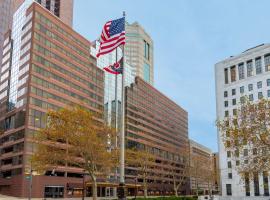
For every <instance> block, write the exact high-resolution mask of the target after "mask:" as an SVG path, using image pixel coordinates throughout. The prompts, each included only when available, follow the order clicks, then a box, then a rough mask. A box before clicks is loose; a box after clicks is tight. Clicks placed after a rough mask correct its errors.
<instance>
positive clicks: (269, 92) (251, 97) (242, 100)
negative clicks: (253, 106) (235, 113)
mask: <svg viewBox="0 0 270 200" xmlns="http://www.w3.org/2000/svg"><path fill="white" fill-rule="evenodd" d="M267 97H270V90H267ZM262 98H263V93H262V92H258V99H262ZM245 99H246V97H245V96H243V97H240V102H241V103H244V102H245ZM248 100H249V101H253V100H254V96H253V94H250V95H248ZM236 103H237V102H236V99H232V105H233V106H235V105H236ZM228 106H229V101H228V100H226V101H224V107H225V108H227V107H228Z"/></svg>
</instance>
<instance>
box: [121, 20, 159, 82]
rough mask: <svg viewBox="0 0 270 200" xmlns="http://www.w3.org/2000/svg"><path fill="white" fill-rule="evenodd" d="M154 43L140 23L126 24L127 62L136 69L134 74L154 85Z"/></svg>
mask: <svg viewBox="0 0 270 200" xmlns="http://www.w3.org/2000/svg"><path fill="white" fill-rule="evenodd" d="M153 45H154V43H153V40H152V38H151V36H150V35H149V34H148V33H147V32H146V31H145V30H144V28H143V27H142V26H141V25H140V24H139V23H138V22H134V23H132V24H129V23H126V45H125V57H126V62H127V63H128V64H130V65H131V66H133V67H134V70H133V74H135V76H139V77H141V78H142V79H143V80H145V81H146V82H147V83H149V84H151V85H154V46H153Z"/></svg>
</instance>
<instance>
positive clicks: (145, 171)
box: [126, 149, 155, 198]
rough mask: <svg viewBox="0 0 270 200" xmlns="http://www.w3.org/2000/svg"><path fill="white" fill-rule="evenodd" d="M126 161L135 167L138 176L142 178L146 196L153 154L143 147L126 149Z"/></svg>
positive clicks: (145, 195) (153, 160)
mask: <svg viewBox="0 0 270 200" xmlns="http://www.w3.org/2000/svg"><path fill="white" fill-rule="evenodd" d="M126 162H127V165H132V166H134V167H136V168H137V170H138V176H139V177H141V178H142V179H143V191H144V197H145V198H147V188H148V185H147V178H148V176H149V174H150V173H151V171H152V168H153V163H154V162H155V156H154V155H153V154H151V153H150V152H149V151H147V150H144V149H127V150H126Z"/></svg>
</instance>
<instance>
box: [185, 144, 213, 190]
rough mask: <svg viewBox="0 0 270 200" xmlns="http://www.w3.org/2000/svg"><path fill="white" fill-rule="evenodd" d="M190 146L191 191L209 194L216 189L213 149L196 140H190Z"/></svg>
mask: <svg viewBox="0 0 270 200" xmlns="http://www.w3.org/2000/svg"><path fill="white" fill-rule="evenodd" d="M189 147H190V167H191V174H190V190H191V193H192V194H194V195H195V194H196V193H197V192H198V194H199V195H201V194H204V195H208V194H209V193H210V192H209V191H213V190H214V183H215V180H214V179H215V178H214V177H215V173H214V165H213V156H212V151H211V150H210V149H209V148H207V147H205V146H203V145H202V144H199V143H197V142H195V141H194V140H189Z"/></svg>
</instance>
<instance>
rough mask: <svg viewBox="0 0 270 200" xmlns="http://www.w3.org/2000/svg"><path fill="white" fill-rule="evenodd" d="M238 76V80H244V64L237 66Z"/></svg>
mask: <svg viewBox="0 0 270 200" xmlns="http://www.w3.org/2000/svg"><path fill="white" fill-rule="evenodd" d="M238 75H239V80H241V79H244V78H245V72H244V63H241V64H239V65H238Z"/></svg>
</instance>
